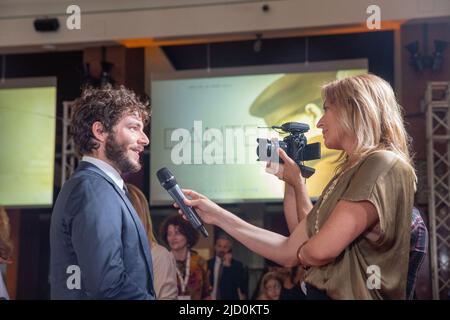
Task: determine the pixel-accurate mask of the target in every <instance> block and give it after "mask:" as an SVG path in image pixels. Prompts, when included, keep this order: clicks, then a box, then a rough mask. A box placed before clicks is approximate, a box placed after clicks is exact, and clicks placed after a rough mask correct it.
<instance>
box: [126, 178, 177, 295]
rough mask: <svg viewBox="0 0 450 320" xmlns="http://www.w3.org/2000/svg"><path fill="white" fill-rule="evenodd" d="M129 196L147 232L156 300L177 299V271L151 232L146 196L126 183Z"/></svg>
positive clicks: (169, 254) (164, 249) (171, 259)
mask: <svg viewBox="0 0 450 320" xmlns="http://www.w3.org/2000/svg"><path fill="white" fill-rule="evenodd" d="M126 185H127V188H128V192H129V197H130V200H131V203H132V204H133V207H134V208H135V209H136V212H137V214H138V215H139V218H140V219H141V221H142V224H143V225H144V229H145V232H146V233H147V237H148V242H149V245H150V248H151V250H152V262H153V277H154V279H153V281H154V287H155V293H156V299H157V300H174V299H177V296H178V289H177V273H176V265H175V259H174V257H173V255H172V254H171V253H170V252H169V251H168V250H167V249H166V248H164V247H163V246H161V245H160V244H158V242H157V241H156V238H155V236H154V234H153V224H152V219H151V217H150V209H149V207H148V202H147V198H145V195H144V194H143V193H142V191H141V190H139V188H138V187H136V186H135V185H132V184H130V183H127V184H126Z"/></svg>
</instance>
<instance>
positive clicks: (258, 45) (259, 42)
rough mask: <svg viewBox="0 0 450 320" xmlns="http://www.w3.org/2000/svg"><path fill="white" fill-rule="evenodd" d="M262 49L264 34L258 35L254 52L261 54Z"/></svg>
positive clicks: (254, 44)
mask: <svg viewBox="0 0 450 320" xmlns="http://www.w3.org/2000/svg"><path fill="white" fill-rule="evenodd" d="M261 49H262V34H261V33H257V34H256V40H255V42H254V43H253V51H255V52H256V53H258V52H261Z"/></svg>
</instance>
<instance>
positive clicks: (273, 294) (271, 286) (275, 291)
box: [264, 279, 281, 300]
mask: <svg viewBox="0 0 450 320" xmlns="http://www.w3.org/2000/svg"><path fill="white" fill-rule="evenodd" d="M264 288H265V289H266V295H267V298H269V299H270V300H279V299H280V293H281V283H280V282H279V281H277V280H275V279H270V280H269V281H267V283H266V285H265V286H264Z"/></svg>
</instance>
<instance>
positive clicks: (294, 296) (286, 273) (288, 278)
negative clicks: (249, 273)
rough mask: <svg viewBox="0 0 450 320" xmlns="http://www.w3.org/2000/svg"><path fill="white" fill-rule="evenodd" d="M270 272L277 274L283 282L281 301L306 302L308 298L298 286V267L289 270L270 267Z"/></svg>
mask: <svg viewBox="0 0 450 320" xmlns="http://www.w3.org/2000/svg"><path fill="white" fill-rule="evenodd" d="M269 270H270V271H272V272H275V273H276V274H277V275H278V277H279V278H280V279H281V281H282V284H283V285H282V288H281V293H280V300H305V299H306V296H305V294H304V293H303V292H302V289H301V287H300V285H298V284H297V282H295V281H296V279H294V277H295V273H296V271H297V267H292V268H287V267H280V266H274V267H269Z"/></svg>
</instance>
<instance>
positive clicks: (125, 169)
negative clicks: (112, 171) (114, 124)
mask: <svg viewBox="0 0 450 320" xmlns="http://www.w3.org/2000/svg"><path fill="white" fill-rule="evenodd" d="M127 146H128V145H127V144H126V143H122V144H120V143H118V142H117V140H116V136H115V134H114V133H113V132H111V133H110V134H109V135H108V138H107V139H106V143H105V155H106V157H107V158H108V159H109V160H111V161H112V162H113V163H114V164H115V165H116V166H117V168H118V169H119V170H120V172H121V173H135V172H138V171H139V170H141V168H142V166H141V164H140V163H139V162H138V163H137V164H136V163H134V162H132V161H131V160H130V158H129V157H128V155H127V152H128V148H127Z"/></svg>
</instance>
